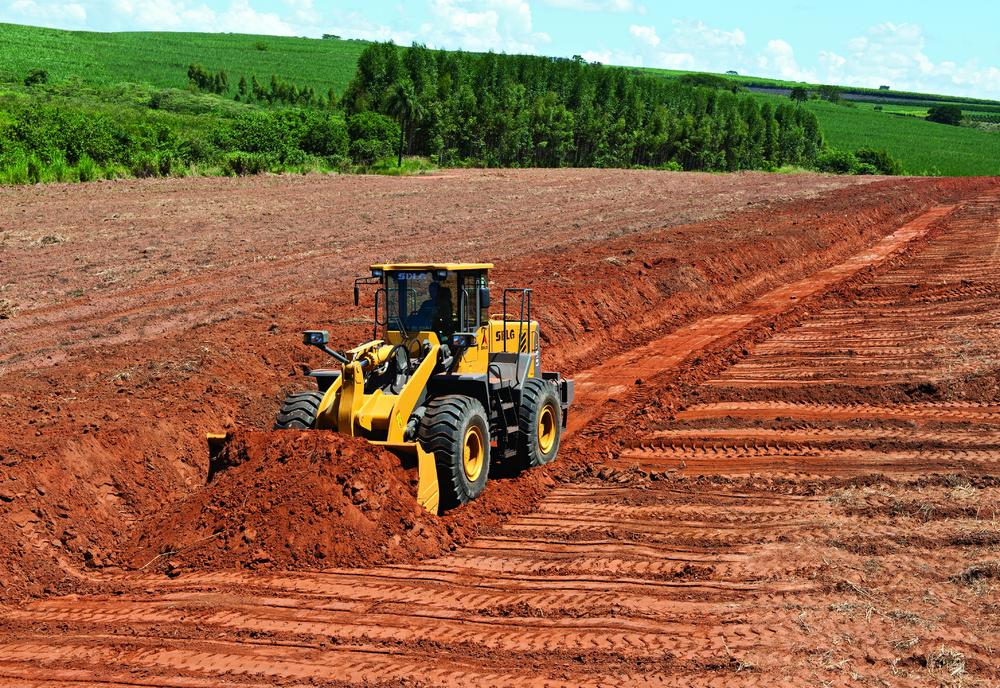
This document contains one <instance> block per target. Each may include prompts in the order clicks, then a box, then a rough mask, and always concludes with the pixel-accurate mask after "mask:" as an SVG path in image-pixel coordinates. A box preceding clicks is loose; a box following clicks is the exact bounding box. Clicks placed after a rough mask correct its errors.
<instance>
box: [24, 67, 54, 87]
mask: <svg viewBox="0 0 1000 688" xmlns="http://www.w3.org/2000/svg"><path fill="white" fill-rule="evenodd" d="M47 83H49V73H48V72H47V71H46V70H44V69H32V70H31V71H30V72H28V76H26V77H24V85H25V86H34V85H35V84H47Z"/></svg>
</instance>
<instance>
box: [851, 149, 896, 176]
mask: <svg viewBox="0 0 1000 688" xmlns="http://www.w3.org/2000/svg"><path fill="white" fill-rule="evenodd" d="M854 157H856V158H857V159H858V162H859V163H860V164H863V165H870V166H871V167H873V168H875V172H872V173H871V174H893V175H895V174H903V163H901V162H900V161H899V160H897V159H896V158H894V157H892V155H890V154H889V152H888V151H886V150H884V149H877V150H876V149H874V148H859V149H858V150H856V151H854ZM859 174H862V173H860V172H859Z"/></svg>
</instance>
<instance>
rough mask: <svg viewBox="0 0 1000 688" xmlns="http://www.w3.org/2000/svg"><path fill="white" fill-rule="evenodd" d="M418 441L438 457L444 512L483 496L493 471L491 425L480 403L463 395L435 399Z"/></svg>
mask: <svg viewBox="0 0 1000 688" xmlns="http://www.w3.org/2000/svg"><path fill="white" fill-rule="evenodd" d="M417 439H418V440H419V441H420V444H421V445H422V446H423V448H424V451H428V452H433V454H434V463H435V464H436V466H437V476H438V486H439V489H440V491H441V507H442V509H450V508H452V507H455V506H458V505H460V504H466V503H468V502H470V501H471V500H473V499H475V498H476V497H478V496H479V495H480V494H482V492H483V490H484V489H485V488H486V481H487V479H488V478H489V472H490V424H489V420H488V419H487V418H486V409H484V408H483V405H482V404H481V403H479V401H478V400H476V399H473V398H472V397H467V396H462V395H460V394H449V395H446V396H442V397H438V398H436V399H432V400H431V401H430V403H428V404H427V412H426V413H425V414H424V417H423V419H422V420H421V422H420V429H419V430H418V431H417Z"/></svg>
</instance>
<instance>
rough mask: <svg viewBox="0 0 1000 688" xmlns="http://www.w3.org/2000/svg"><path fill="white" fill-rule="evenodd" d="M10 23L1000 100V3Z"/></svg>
mask: <svg viewBox="0 0 1000 688" xmlns="http://www.w3.org/2000/svg"><path fill="white" fill-rule="evenodd" d="M0 21H9V22H17V23H26V24H37V25H43V26H55V27H60V28H85V29H92V30H99V31H105V30H125V29H133V30H140V29H150V30H153V29H157V30H174V31H179V30H193V31H240V32H248V33H270V34H284V35H299V36H319V35H321V34H323V33H335V34H338V35H340V36H343V37H345V38H348V37H355V38H366V39H377V40H387V39H393V40H395V41H396V42H398V43H402V44H409V43H411V42H413V41H419V42H422V43H426V44H428V45H430V46H433V47H442V48H464V49H467V50H491V49H492V50H496V51H504V52H529V53H537V54H543V55H559V56H566V57H569V56H572V55H583V56H584V57H586V58H587V59H589V60H597V61H600V62H604V63H608V64H624V65H642V66H648V67H668V68H678V69H698V70H705V71H726V70H729V69H735V70H737V71H738V72H740V73H741V74H753V75H758V76H768V77H776V78H785V79H792V80H802V81H818V82H824V83H838V84H847V85H858V86H869V87H876V86H879V85H882V84H889V85H891V86H892V87H893V88H899V89H907V90H918V91H932V92H938V93H948V94H955V95H968V96H983V97H992V98H1000V31H998V27H1000V3H997V2H982V1H980V2H958V1H956V2H950V3H941V2H926V1H925V0H906V1H897V0H889V1H887V2H872V1H871V0H869V1H868V2H862V1H860V0H839V1H837V2H831V1H830V0H824V1H821V2H814V1H812V0H798V1H794V0H792V1H789V2H768V3H763V2H758V3H753V2H746V0H743V1H741V2H713V3H702V4H698V3H692V2H690V1H688V2H679V1H676V0H668V1H667V2H651V1H643V0H478V1H477V0H411V1H409V2H405V3H403V2H399V1H398V0H364V1H357V0H344V1H341V2H327V1H324V0H0ZM0 49H2V46H0Z"/></svg>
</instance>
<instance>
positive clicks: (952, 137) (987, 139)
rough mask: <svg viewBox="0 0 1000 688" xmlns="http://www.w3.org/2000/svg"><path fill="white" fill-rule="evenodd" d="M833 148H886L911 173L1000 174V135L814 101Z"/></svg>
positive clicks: (822, 127)
mask: <svg viewBox="0 0 1000 688" xmlns="http://www.w3.org/2000/svg"><path fill="white" fill-rule="evenodd" d="M805 107H807V108H808V109H810V110H812V111H813V112H814V113H815V114H816V117H817V118H819V123H820V129H821V130H822V131H823V135H824V137H825V138H826V141H827V144H828V145H830V146H832V147H833V148H841V149H844V150H855V149H858V148H862V147H866V146H867V147H874V148H885V149H886V150H887V151H889V152H890V153H892V155H893V156H894V157H896V158H898V159H899V160H900V161H901V162H902V163H903V169H904V170H905V171H906V173H907V174H920V175H956V176H963V175H1000V133H996V132H988V131H981V130H979V129H971V128H968V127H952V126H948V125H945V124H935V123H934V122H928V121H926V120H924V119H919V118H917V117H910V116H900V115H894V114H890V113H888V112H884V111H883V112H876V111H875V110H873V109H871V108H870V107H868V108H865V107H860V106H859V107H846V106H844V105H835V104H833V103H827V102H825V101H815V100H814V101H809V102H808V103H806V105H805Z"/></svg>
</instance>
